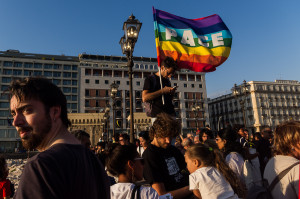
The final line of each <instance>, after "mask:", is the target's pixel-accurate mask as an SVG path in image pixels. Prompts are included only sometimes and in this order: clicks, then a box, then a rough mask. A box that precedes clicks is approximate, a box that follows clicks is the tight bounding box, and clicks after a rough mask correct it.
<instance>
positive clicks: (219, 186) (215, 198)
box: [189, 167, 238, 199]
mask: <svg viewBox="0 0 300 199" xmlns="http://www.w3.org/2000/svg"><path fill="white" fill-rule="evenodd" d="M189 182H190V185H189V189H190V190H195V189H199V191H200V194H201V197H202V199H227V198H230V199H237V198H238V196H237V195H236V194H235V193H234V191H233V189H232V187H231V186H230V184H229V183H228V182H227V181H226V180H225V177H224V176H223V175H222V174H221V173H220V172H219V171H218V169H216V168H214V167H202V168H199V169H197V170H196V171H195V172H194V173H192V174H190V176H189Z"/></svg>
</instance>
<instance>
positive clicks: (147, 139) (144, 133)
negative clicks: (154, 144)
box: [139, 131, 150, 141]
mask: <svg viewBox="0 0 300 199" xmlns="http://www.w3.org/2000/svg"><path fill="white" fill-rule="evenodd" d="M139 137H142V138H143V139H144V140H146V141H149V140H150V137H149V131H141V132H140V133H139Z"/></svg>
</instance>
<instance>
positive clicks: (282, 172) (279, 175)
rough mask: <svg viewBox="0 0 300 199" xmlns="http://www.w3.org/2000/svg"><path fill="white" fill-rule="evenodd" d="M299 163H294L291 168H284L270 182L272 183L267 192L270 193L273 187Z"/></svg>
mask: <svg viewBox="0 0 300 199" xmlns="http://www.w3.org/2000/svg"><path fill="white" fill-rule="evenodd" d="M298 164H299V162H296V163H295V164H292V165H291V166H289V167H288V168H286V169H285V170H283V171H281V172H280V173H279V174H278V175H277V176H276V177H275V179H274V180H273V181H272V183H271V184H270V186H269V187H268V190H269V191H270V192H271V191H272V190H273V189H274V187H275V185H276V184H277V183H278V182H279V181H280V180H281V179H282V178H283V177H284V176H285V175H286V174H287V173H288V172H289V171H290V170H291V169H292V168H293V167H294V166H296V165H298Z"/></svg>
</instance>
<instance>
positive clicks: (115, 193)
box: [110, 183, 159, 199]
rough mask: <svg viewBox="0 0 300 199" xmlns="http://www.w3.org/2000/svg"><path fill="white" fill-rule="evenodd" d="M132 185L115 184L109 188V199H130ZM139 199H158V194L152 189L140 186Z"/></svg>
mask: <svg viewBox="0 0 300 199" xmlns="http://www.w3.org/2000/svg"><path fill="white" fill-rule="evenodd" d="M134 186H135V185H134V184H132V183H117V184H114V185H112V186H111V187H110V198H111V199H130V198H131V194H132V191H133V188H134ZM140 190H141V192H140V193H141V199H148V198H153V199H158V197H159V196H158V193H157V192H156V191H155V190H154V189H153V188H152V187H144V186H141V189H140Z"/></svg>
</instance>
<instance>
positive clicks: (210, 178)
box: [185, 144, 245, 199]
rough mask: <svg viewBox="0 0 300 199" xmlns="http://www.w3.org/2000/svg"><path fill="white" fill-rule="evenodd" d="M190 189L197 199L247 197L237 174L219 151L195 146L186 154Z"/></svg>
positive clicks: (198, 145)
mask: <svg viewBox="0 0 300 199" xmlns="http://www.w3.org/2000/svg"><path fill="white" fill-rule="evenodd" d="M185 161H186V163H187V168H188V170H189V172H190V173H191V174H190V176H189V188H190V190H192V191H193V193H194V195H195V196H196V197H197V198H202V199H215V198H218V199H227V198H228V199H229V198H230V199H237V198H238V197H240V198H243V197H244V196H245V189H244V188H243V187H240V185H241V183H240V180H239V178H238V177H237V176H236V174H235V173H234V172H233V171H232V170H231V169H230V168H229V166H228V165H227V164H226V162H225V160H224V158H223V157H222V154H221V153H220V152H219V150H218V149H213V148H212V147H209V146H208V145H204V144H195V145H193V146H191V147H189V148H188V149H187V151H186V153H185Z"/></svg>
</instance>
